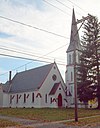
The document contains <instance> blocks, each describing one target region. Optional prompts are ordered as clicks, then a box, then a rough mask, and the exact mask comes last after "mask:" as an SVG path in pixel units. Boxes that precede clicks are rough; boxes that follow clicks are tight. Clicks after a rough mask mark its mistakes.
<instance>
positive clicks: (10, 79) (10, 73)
mask: <svg viewBox="0 0 100 128" xmlns="http://www.w3.org/2000/svg"><path fill="white" fill-rule="evenodd" d="M11 73H12V72H11V71H9V84H11Z"/></svg>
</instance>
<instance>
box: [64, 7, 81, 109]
mask: <svg viewBox="0 0 100 128" xmlns="http://www.w3.org/2000/svg"><path fill="white" fill-rule="evenodd" d="M80 52H81V45H80V39H79V34H78V29H77V22H76V17H75V12H74V9H73V13H72V24H71V34H70V43H69V46H68V49H67V51H66V53H67V65H66V73H65V76H66V85H67V90H68V91H70V93H71V95H72V96H71V97H70V100H69V102H70V103H69V104H70V107H74V101H75V97H74V86H75V80H74V77H75V76H74V75H75V73H74V66H75V63H76V67H77V66H78V64H79V57H80Z"/></svg>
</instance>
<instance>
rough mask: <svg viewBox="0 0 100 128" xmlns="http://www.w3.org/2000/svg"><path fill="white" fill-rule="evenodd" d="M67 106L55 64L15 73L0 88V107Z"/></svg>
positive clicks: (62, 82)
mask: <svg viewBox="0 0 100 128" xmlns="http://www.w3.org/2000/svg"><path fill="white" fill-rule="evenodd" d="M10 77H11V76H10ZM67 94H68V93H67ZM67 105H68V102H67V96H66V85H65V84H64V81H63V79H62V76H61V74H60V72H59V69H58V67H57V65H56V63H55V62H54V63H51V64H48V65H45V66H41V67H38V68H35V69H31V70H27V71H23V72H20V73H17V74H16V75H15V76H14V77H13V79H12V80H9V81H8V82H6V84H5V85H1V86H0V107H12V108H15V107H20V108H23V107H25V108H28V107H31V108H32V107H34V108H43V107H51V108H58V107H66V106H67Z"/></svg>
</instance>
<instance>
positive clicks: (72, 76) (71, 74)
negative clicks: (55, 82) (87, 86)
mask: <svg viewBox="0 0 100 128" xmlns="http://www.w3.org/2000/svg"><path fill="white" fill-rule="evenodd" d="M71 81H73V73H72V72H71Z"/></svg>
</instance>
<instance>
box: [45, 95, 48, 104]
mask: <svg viewBox="0 0 100 128" xmlns="http://www.w3.org/2000/svg"><path fill="white" fill-rule="evenodd" d="M47 98H48V97H47V94H45V103H47V100H48V99H47Z"/></svg>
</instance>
